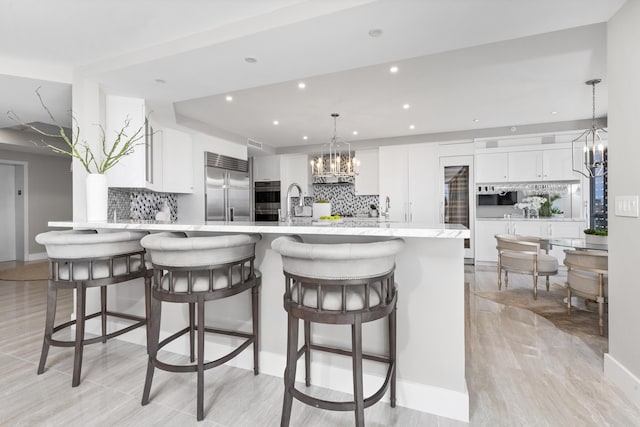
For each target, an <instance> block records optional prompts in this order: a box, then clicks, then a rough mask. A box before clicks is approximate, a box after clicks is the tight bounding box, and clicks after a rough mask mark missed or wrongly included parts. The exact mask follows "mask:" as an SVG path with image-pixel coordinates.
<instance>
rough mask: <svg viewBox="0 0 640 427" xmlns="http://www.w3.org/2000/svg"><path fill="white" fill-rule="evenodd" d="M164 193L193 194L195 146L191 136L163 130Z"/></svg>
mask: <svg viewBox="0 0 640 427" xmlns="http://www.w3.org/2000/svg"><path fill="white" fill-rule="evenodd" d="M161 133H162V191H164V192H165V193H193V178H194V177H193V148H192V147H193V144H192V141H191V135H189V134H188V133H186V132H182V131H179V130H177V129H170V128H163V129H162V132H161Z"/></svg>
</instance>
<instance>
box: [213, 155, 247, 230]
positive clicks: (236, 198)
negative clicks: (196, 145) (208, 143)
mask: <svg viewBox="0 0 640 427" xmlns="http://www.w3.org/2000/svg"><path fill="white" fill-rule="evenodd" d="M205 188H206V195H205V218H206V220H207V221H253V217H254V216H253V200H252V199H253V194H252V193H253V192H252V191H251V163H250V162H249V161H247V160H241V159H234V158H233V157H227V156H223V155H220V154H215V153H205Z"/></svg>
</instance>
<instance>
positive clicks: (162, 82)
mask: <svg viewBox="0 0 640 427" xmlns="http://www.w3.org/2000/svg"><path fill="white" fill-rule="evenodd" d="M155 82H156V83H160V84H165V83H166V82H167V81H166V80H164V79H155Z"/></svg>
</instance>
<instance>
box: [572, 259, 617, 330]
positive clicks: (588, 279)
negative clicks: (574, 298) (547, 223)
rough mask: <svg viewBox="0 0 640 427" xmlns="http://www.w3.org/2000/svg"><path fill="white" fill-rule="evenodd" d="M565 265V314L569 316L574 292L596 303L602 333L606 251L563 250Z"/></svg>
mask: <svg viewBox="0 0 640 427" xmlns="http://www.w3.org/2000/svg"><path fill="white" fill-rule="evenodd" d="M564 253H565V258H564V265H566V266H567V282H566V283H567V314H568V315H569V316H571V295H572V294H576V295H578V296H581V297H583V298H586V299H588V300H593V301H595V302H597V303H598V328H599V332H600V335H604V305H605V303H606V302H607V298H608V296H609V291H608V280H607V278H608V277H607V276H608V272H609V255H608V254H607V253H606V252H600V251H598V252H595V251H576V250H572V249H566V250H565V251H564Z"/></svg>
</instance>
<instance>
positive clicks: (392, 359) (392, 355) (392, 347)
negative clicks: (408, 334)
mask: <svg viewBox="0 0 640 427" xmlns="http://www.w3.org/2000/svg"><path fill="white" fill-rule="evenodd" d="M397 310H398V309H397V308H394V309H393V310H392V311H391V313H389V363H391V365H392V366H393V368H392V369H393V372H392V373H391V384H390V388H391V396H390V400H391V407H392V408H395V407H396V373H397V371H398V369H397V368H398V365H397V361H396V345H397V342H396V341H397V338H396V312H397Z"/></svg>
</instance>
